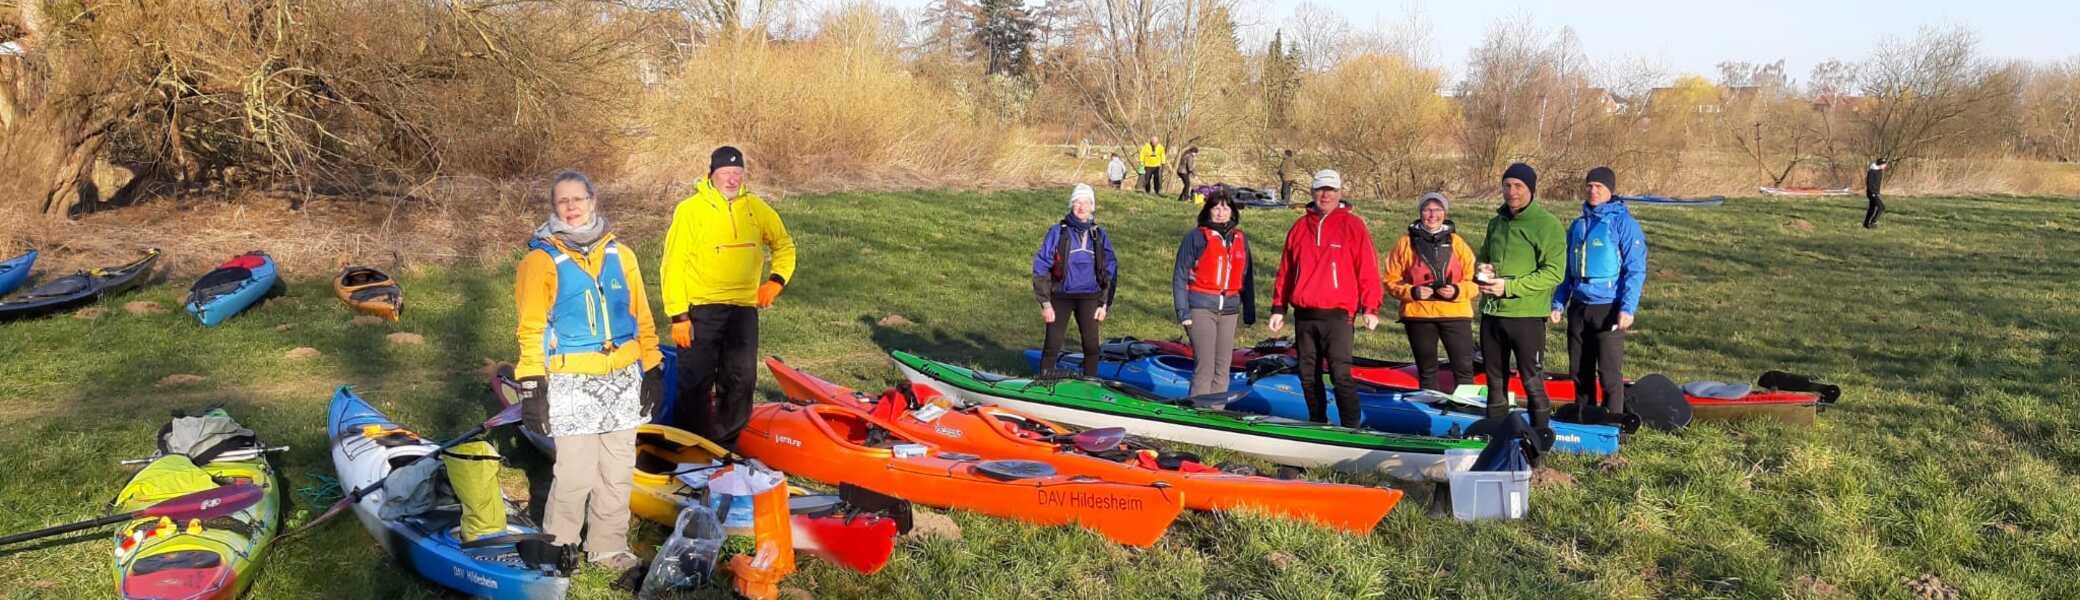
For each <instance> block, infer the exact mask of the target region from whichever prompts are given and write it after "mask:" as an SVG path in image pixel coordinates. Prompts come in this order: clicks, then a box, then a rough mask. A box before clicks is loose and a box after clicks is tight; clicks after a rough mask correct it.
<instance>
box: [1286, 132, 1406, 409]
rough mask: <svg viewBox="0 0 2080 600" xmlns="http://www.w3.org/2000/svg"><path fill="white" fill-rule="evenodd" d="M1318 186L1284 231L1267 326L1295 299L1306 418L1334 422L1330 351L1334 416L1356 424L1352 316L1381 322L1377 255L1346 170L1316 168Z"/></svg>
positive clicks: (1371, 324)
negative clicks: (1330, 386)
mask: <svg viewBox="0 0 2080 600" xmlns="http://www.w3.org/2000/svg"><path fill="white" fill-rule="evenodd" d="M1313 187H1314V203H1313V204H1310V205H1308V207H1307V214H1305V215H1301V216H1300V220H1298V221H1294V222H1293V228H1292V229H1291V230H1290V231H1287V232H1286V247H1285V251H1284V252H1283V253H1281V254H1280V255H1279V258H1278V279H1277V283H1276V285H1274V286H1273V287H1272V288H1271V323H1270V326H1271V331H1273V332H1277V331H1278V330H1279V329H1280V328H1282V327H1284V326H1285V320H1286V319H1285V313H1286V307H1287V306H1291V307H1293V337H1294V344H1293V345H1294V346H1296V348H1295V349H1296V350H1298V351H1299V352H1298V353H1299V355H1300V389H1301V391H1303V392H1305V393H1306V396H1307V418H1308V420H1311V421H1314V422H1316V423H1327V422H1329V407H1328V398H1326V397H1325V396H1324V394H1323V390H1322V374H1321V366H1322V359H1323V358H1325V356H1324V355H1326V358H1327V359H1328V361H1329V380H1330V381H1331V382H1332V383H1334V384H1335V385H1336V416H1337V421H1339V422H1340V423H1341V424H1342V425H1343V426H1344V427H1357V426H1358V417H1359V416H1360V413H1359V410H1358V384H1357V381H1356V380H1353V379H1351V334H1352V333H1353V331H1352V329H1353V328H1352V326H1351V322H1352V320H1353V319H1355V318H1357V317H1359V316H1360V315H1362V316H1363V317H1364V319H1365V328H1366V329H1374V328H1377V327H1379V314H1378V313H1379V303H1380V297H1381V293H1380V279H1379V255H1378V254H1377V253H1375V252H1373V251H1372V232H1370V231H1367V230H1366V228H1365V219H1363V218H1361V217H1359V216H1358V215H1357V214H1356V213H1353V212H1351V207H1350V205H1349V204H1346V203H1344V202H1343V176H1342V175H1341V174H1338V173H1337V172H1335V171H1331V170H1327V169H1324V170H1322V171H1320V172H1317V173H1315V174H1314V186H1313Z"/></svg>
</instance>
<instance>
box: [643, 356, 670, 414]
mask: <svg viewBox="0 0 2080 600" xmlns="http://www.w3.org/2000/svg"><path fill="white" fill-rule="evenodd" d="M640 394H641V395H642V398H643V400H642V402H643V418H645V419H648V418H650V415H654V414H657V404H658V403H660V402H663V401H664V368H663V367H650V370H648V371H643V391H642V392H640Z"/></svg>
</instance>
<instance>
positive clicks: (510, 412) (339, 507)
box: [279, 404, 521, 540]
mask: <svg viewBox="0 0 2080 600" xmlns="http://www.w3.org/2000/svg"><path fill="white" fill-rule="evenodd" d="M520 406H521V405H519V404H513V405H510V406H507V407H506V408H505V410H501V411H498V414H495V415H491V418H490V419H488V420H485V421H484V422H483V423H482V424H480V425H477V426H476V427H475V428H472V429H470V430H469V432H468V433H464V434H462V435H461V436H460V437H457V438H455V439H452V440H448V441H447V442H446V443H443V444H441V445H440V446H438V447H435V448H434V449H433V450H432V451H430V452H427V453H425V454H421V455H419V456H417V457H414V458H413V459H411V460H408V461H405V463H404V464H401V465H391V467H390V473H396V472H398V471H400V470H403V469H404V468H405V467H408V466H411V465H413V464H416V463H418V462H419V461H420V460H423V459H425V458H426V457H429V456H440V454H441V451H443V450H447V449H449V448H453V447H456V446H459V445H462V443H463V442H467V441H470V440H471V439H475V438H476V437H477V436H480V435H483V434H484V432H486V431H490V430H492V429H494V428H497V427H499V426H501V425H509V424H513V423H518V422H520ZM388 481H390V474H384V475H383V478H382V479H377V480H376V482H375V483H371V484H368V485H367V486H366V487H362V488H360V489H357V490H354V491H352V492H349V493H347V495H346V496H344V497H341V498H340V499H339V501H338V502H334V503H332V506H331V507H330V508H326V509H325V512H324V513H321V514H319V515H318V518H315V519H311V520H310V522H309V523H304V524H303V526H301V527H297V528H296V529H295V530H294V531H290V532H288V533H284V534H282V536H281V537H280V538H279V539H280V540H289V539H294V538H295V536H297V535H300V534H302V533H303V532H305V531H309V530H311V529H315V528H317V526H319V525H322V524H324V523H325V521H327V520H330V519H332V518H333V517H335V516H339V513H340V512H342V511H345V510H346V509H347V507H349V506H353V505H354V503H356V502H360V501H361V499H362V498H366V497H368V495H369V494H373V493H376V492H377V491H379V490H382V489H383V484H384V483H386V482H388Z"/></svg>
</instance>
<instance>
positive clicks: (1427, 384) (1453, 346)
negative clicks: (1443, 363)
mask: <svg viewBox="0 0 2080 600" xmlns="http://www.w3.org/2000/svg"><path fill="white" fill-rule="evenodd" d="M1451 205H1452V201H1451V199H1449V198H1446V197H1445V195H1444V194H1442V193H1439V192H1430V193H1428V194H1423V198H1422V199H1421V200H1417V201H1416V211H1417V213H1418V217H1417V219H1416V221H1415V222H1414V223H1410V224H1409V225H1408V235H1404V236H1402V237H1401V241H1400V242H1398V243H1395V244H1394V250H1393V251H1392V252H1389V253H1387V270H1386V276H1385V277H1384V278H1383V279H1385V280H1386V284H1387V293H1388V294H1391V295H1393V296H1394V299H1396V300H1400V301H1401V324H1402V326H1403V327H1405V328H1406V329H1408V346H1409V351H1410V353H1411V354H1414V355H1415V358H1416V378H1417V381H1418V382H1420V383H1421V385H1422V386H1423V389H1426V390H1437V391H1441V392H1446V393H1450V392H1451V391H1452V388H1450V387H1447V386H1446V384H1444V383H1442V382H1439V381H1438V380H1437V345H1438V342H1443V343H1444V351H1445V355H1446V356H1449V357H1450V359H1451V363H1452V384H1451V385H1465V384H1469V383H1473V299H1474V297H1476V296H1478V295H1479V294H1478V293H1476V290H1474V289H1473V270H1474V258H1473V246H1471V245H1468V244H1467V243H1466V240H1465V238H1461V237H1459V232H1458V230H1457V229H1456V228H1454V227H1453V225H1452V220H1451V219H1449V218H1446V211H1447V210H1450V209H1451Z"/></svg>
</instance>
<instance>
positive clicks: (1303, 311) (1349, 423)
mask: <svg viewBox="0 0 2080 600" xmlns="http://www.w3.org/2000/svg"><path fill="white" fill-rule="evenodd" d="M1351 333H1352V332H1351V315H1350V313H1347V312H1343V311H1342V310H1341V309H1327V310H1323V309H1308V308H1297V309H1294V310H1293V346H1294V350H1297V351H1298V353H1299V355H1300V391H1301V392H1302V393H1303V394H1304V395H1305V396H1306V397H1307V420H1309V421H1314V422H1316V423H1327V422H1329V399H1328V397H1327V395H1326V394H1325V393H1324V391H1323V390H1322V361H1323V359H1324V358H1326V359H1328V363H1329V382H1330V383H1331V384H1334V385H1335V386H1336V420H1337V421H1338V422H1339V423H1340V424H1341V425H1343V426H1344V427H1357V426H1358V419H1359V417H1363V416H1364V413H1363V412H1362V411H1361V410H1360V409H1359V407H1358V381H1357V380H1355V379H1351Z"/></svg>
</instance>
